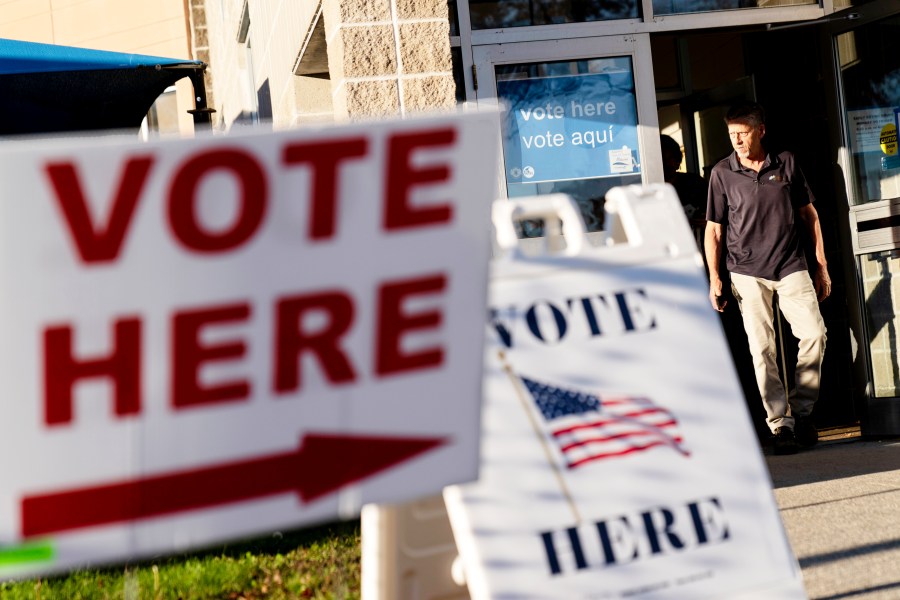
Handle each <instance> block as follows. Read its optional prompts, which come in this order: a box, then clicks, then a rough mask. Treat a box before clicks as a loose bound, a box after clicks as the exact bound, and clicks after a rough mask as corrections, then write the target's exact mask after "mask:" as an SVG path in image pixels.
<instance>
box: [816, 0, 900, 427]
mask: <svg viewBox="0 0 900 600" xmlns="http://www.w3.org/2000/svg"><path fill="white" fill-rule="evenodd" d="M852 10H853V15H854V18H853V19H834V22H835V25H834V26H833V28H832V34H833V41H834V55H835V64H836V67H837V73H838V79H839V85H840V101H841V111H842V113H843V121H844V152H843V153H842V156H843V159H842V163H843V164H842V165H841V167H842V168H843V171H844V174H845V177H846V187H847V196H848V199H849V202H850V230H851V231H850V233H851V238H852V243H853V251H854V254H855V255H856V261H857V271H858V276H859V282H860V290H861V293H862V296H863V297H862V298H861V299H860V300H861V306H862V312H863V313H864V314H863V317H864V325H865V331H866V348H867V357H868V363H869V385H868V386H867V387H868V393H867V395H868V399H867V401H868V411H867V412H868V421H869V423H868V424H866V423H864V424H863V425H864V433H865V432H866V430H868V433H872V434H884V433H891V434H898V433H900V152H898V140H897V131H898V115H900V4H898V3H897V2H896V1H895V0H886V1H885V0H879V1H877V2H873V3H870V4H868V5H865V6H862V7H859V8H855V9H852Z"/></svg>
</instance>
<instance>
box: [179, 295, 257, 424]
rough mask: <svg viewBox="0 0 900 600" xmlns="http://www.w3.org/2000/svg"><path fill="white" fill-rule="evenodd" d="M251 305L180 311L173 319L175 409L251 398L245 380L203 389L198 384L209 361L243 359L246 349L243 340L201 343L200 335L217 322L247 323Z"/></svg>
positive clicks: (248, 385) (248, 386)
mask: <svg viewBox="0 0 900 600" xmlns="http://www.w3.org/2000/svg"><path fill="white" fill-rule="evenodd" d="M249 317H250V305H249V304H233V305H230V306H223V307H217V308H204V309H201V310H191V311H187V310H186V311H181V312H178V313H176V314H175V316H174V317H173V318H172V405H173V406H175V408H182V407H186V406H194V405H198V404H216V403H219V402H230V401H234V400H245V399H247V398H249V397H250V384H249V383H248V382H246V381H243V380H236V381H231V382H225V383H220V384H219V385H216V386H212V387H204V386H202V385H201V384H200V382H199V381H198V376H199V374H200V367H201V366H202V365H203V363H206V362H210V361H214V360H215V361H223V360H229V359H231V360H234V359H238V358H242V357H243V356H244V355H245V354H246V352H247V346H246V344H244V342H243V341H242V340H236V341H232V342H226V343H220V344H216V345H210V344H206V345H204V344H202V343H201V342H200V333H201V330H203V329H204V328H205V327H208V326H210V325H212V324H215V323H234V322H238V321H246V320H247V319H248V318H249Z"/></svg>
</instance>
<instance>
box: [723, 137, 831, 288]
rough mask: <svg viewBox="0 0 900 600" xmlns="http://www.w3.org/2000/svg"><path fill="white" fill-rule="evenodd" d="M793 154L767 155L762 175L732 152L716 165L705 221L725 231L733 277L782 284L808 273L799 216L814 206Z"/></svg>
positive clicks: (727, 261) (727, 259)
mask: <svg viewBox="0 0 900 600" xmlns="http://www.w3.org/2000/svg"><path fill="white" fill-rule="evenodd" d="M814 201H815V198H813V194H812V191H811V190H810V189H809V185H807V183H806V178H805V177H804V176H803V173H802V172H801V171H800V167H798V166H797V164H796V162H795V161H794V155H793V154H791V153H790V152H782V153H781V154H778V155H777V156H772V155H771V154H767V155H766V162H765V163H764V164H763V166H762V168H761V169H760V170H759V173H758V174H757V173H756V171H754V170H753V169H748V168H746V167H744V166H743V165H741V163H740V161H739V160H738V157H737V153H735V152H732V153H731V155H730V156H729V157H727V158H724V159H722V160H721V161H719V163H718V164H717V165H716V166H715V167H713V170H712V173H711V174H710V180H709V197H708V201H707V206H706V219H707V220H708V221H712V222H713V223H719V224H721V225H723V226H724V227H725V247H726V249H727V251H728V255H727V258H726V260H725V266H726V267H728V270H729V271H730V272H732V273H740V274H742V275H749V276H751V277H761V278H763V279H769V280H773V281H778V280H780V279H783V278H784V277H786V276H788V275H790V274H791V273H796V272H797V271H804V270H806V257H805V255H804V252H803V247H802V244H801V239H802V238H801V234H800V228H801V227H802V226H803V221H802V220H801V219H800V215H799V213H798V212H797V209H799V208H800V207H802V206H806V205H807V204H810V203H811V202H814Z"/></svg>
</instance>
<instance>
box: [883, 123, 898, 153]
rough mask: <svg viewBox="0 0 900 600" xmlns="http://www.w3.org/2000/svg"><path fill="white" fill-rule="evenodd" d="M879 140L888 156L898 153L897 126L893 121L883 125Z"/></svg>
mask: <svg viewBox="0 0 900 600" xmlns="http://www.w3.org/2000/svg"><path fill="white" fill-rule="evenodd" d="M879 142H880V143H881V151H882V152H883V153H884V154H887V155H888V156H894V155H895V154H897V126H896V125H894V124H893V123H888V124H887V125H885V126H884V127H882V128H881V136H880V138H879Z"/></svg>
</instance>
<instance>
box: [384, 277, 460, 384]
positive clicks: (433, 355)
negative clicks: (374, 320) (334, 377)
mask: <svg viewBox="0 0 900 600" xmlns="http://www.w3.org/2000/svg"><path fill="white" fill-rule="evenodd" d="M446 287H447V277H446V276H444V275H434V276H430V277H420V278H417V279H409V280H407V281H394V282H390V283H387V284H385V285H382V286H381V288H380V289H379V292H378V331H377V333H376V335H375V340H376V349H375V372H376V373H378V374H379V375H391V374H393V373H400V372H402V371H414V370H418V369H428V368H434V367H438V366H440V365H441V363H443V362H444V349H443V348H441V347H434V348H425V349H422V350H419V351H418V352H410V353H404V352H403V351H402V350H401V349H400V342H401V338H402V336H403V335H404V334H405V333H406V332H407V331H409V330H412V329H435V328H437V327H438V326H440V325H441V322H442V321H443V313H441V312H438V311H436V310H435V311H429V312H420V313H418V314H412V315H410V314H408V313H406V312H404V310H403V302H404V301H405V300H406V299H407V298H408V297H409V296H415V295H421V294H434V293H437V292H443V291H444V289H445V288H446Z"/></svg>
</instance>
